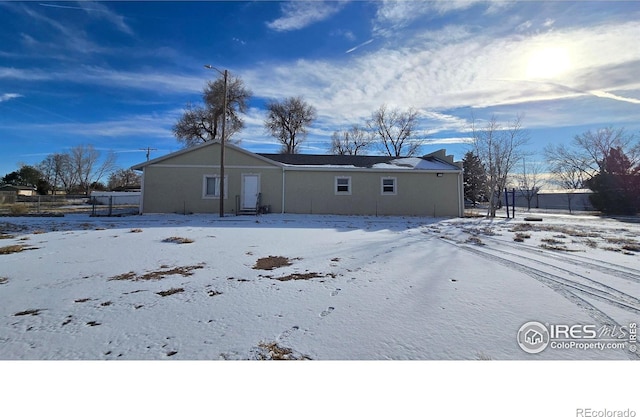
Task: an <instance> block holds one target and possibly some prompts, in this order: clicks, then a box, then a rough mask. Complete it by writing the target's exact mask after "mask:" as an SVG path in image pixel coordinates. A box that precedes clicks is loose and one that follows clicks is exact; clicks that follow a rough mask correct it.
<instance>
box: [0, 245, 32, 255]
mask: <svg viewBox="0 0 640 417" xmlns="http://www.w3.org/2000/svg"><path fill="white" fill-rule="evenodd" d="M34 249H38V248H33V247H31V246H29V245H9V246H3V247H1V248H0V255H9V254H11V253H18V252H22V251H24V250H34Z"/></svg>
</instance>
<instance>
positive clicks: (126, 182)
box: [108, 169, 141, 190]
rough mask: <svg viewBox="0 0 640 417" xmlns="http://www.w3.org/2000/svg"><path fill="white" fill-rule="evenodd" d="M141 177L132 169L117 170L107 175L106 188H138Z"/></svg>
mask: <svg viewBox="0 0 640 417" xmlns="http://www.w3.org/2000/svg"><path fill="white" fill-rule="evenodd" d="M140 180H141V175H140V174H138V173H137V172H135V171H134V170H132V169H119V170H117V171H115V172H112V173H111V175H109V183H108V188H109V189H110V190H113V189H115V188H127V187H139V186H140Z"/></svg>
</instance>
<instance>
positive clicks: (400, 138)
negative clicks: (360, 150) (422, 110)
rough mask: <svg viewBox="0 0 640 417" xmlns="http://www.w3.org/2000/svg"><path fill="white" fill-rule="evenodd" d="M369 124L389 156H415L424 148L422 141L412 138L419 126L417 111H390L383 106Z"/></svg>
mask: <svg viewBox="0 0 640 417" xmlns="http://www.w3.org/2000/svg"><path fill="white" fill-rule="evenodd" d="M367 124H368V126H369V128H370V129H371V130H372V131H373V132H374V135H375V136H376V138H377V139H379V140H380V142H381V145H382V149H383V151H384V152H385V153H386V154H387V155H389V156H393V157H400V156H413V155H416V154H417V153H418V150H419V149H420V146H422V143H423V141H422V140H416V139H413V138H412V136H413V134H414V132H415V129H416V126H417V124H418V112H417V111H416V110H415V109H409V110H407V111H400V110H398V109H391V110H389V109H387V106H386V105H384V104H383V105H382V106H380V108H379V109H378V110H376V111H375V112H373V114H372V115H371V119H370V120H369V121H368V122H367Z"/></svg>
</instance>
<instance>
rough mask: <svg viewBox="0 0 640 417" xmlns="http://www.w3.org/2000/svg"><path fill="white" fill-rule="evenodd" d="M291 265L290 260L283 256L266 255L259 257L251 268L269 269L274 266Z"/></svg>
mask: <svg viewBox="0 0 640 417" xmlns="http://www.w3.org/2000/svg"><path fill="white" fill-rule="evenodd" d="M289 265H291V260H290V259H289V258H286V257H284V256H267V257H266V258H260V259H258V260H257V261H256V264H255V265H254V266H253V269H262V270H265V271H270V270H272V269H275V268H281V267H283V266H289Z"/></svg>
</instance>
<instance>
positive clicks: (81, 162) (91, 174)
mask: <svg viewBox="0 0 640 417" xmlns="http://www.w3.org/2000/svg"><path fill="white" fill-rule="evenodd" d="M100 156H101V155H100V151H98V150H97V149H96V148H94V147H93V145H79V146H76V147H74V148H71V150H70V151H69V165H70V169H71V172H73V177H74V178H75V179H76V180H77V182H78V185H79V186H80V187H82V188H83V189H84V190H85V192H86V194H87V195H89V193H90V191H91V190H90V188H91V184H93V183H97V182H100V180H101V179H102V177H104V176H105V175H106V174H108V173H110V172H111V171H113V169H114V168H115V166H116V155H115V154H114V153H113V152H109V153H108V154H107V156H106V157H105V158H104V160H103V161H102V163H100Z"/></svg>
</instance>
